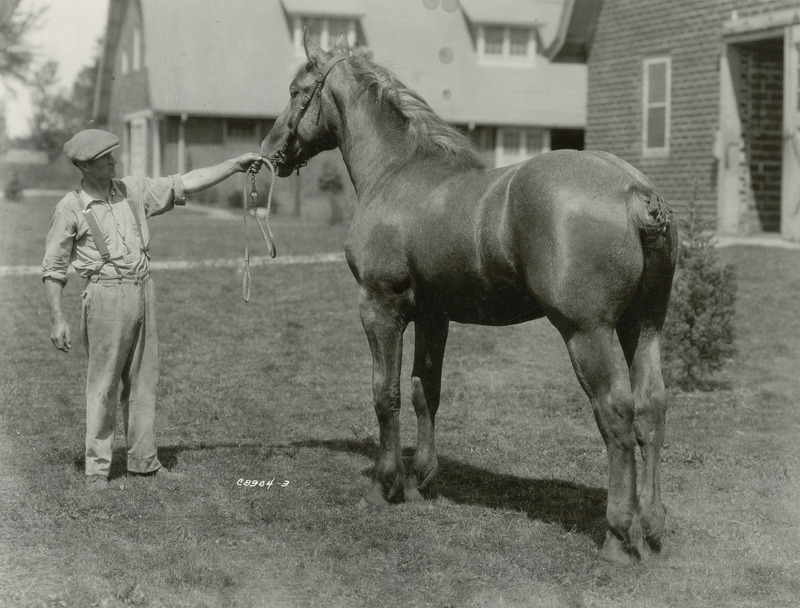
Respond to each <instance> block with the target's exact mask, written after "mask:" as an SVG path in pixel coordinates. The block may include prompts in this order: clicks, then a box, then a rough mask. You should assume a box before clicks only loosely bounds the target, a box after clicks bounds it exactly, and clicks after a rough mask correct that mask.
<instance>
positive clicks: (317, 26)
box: [294, 15, 357, 55]
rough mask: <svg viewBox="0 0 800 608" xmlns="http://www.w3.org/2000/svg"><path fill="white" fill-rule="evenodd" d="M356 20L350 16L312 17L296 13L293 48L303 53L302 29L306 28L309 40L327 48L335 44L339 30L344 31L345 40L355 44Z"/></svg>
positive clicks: (298, 52)
mask: <svg viewBox="0 0 800 608" xmlns="http://www.w3.org/2000/svg"><path fill="white" fill-rule="evenodd" d="M356 26H357V20H356V19H355V18H352V17H314V16H311V15H298V16H296V17H295V18H294V49H295V52H296V53H297V54H298V55H302V54H303V31H304V30H308V36H309V38H310V39H311V40H313V41H314V42H316V43H317V44H318V45H320V46H321V47H322V48H323V49H325V50H328V49H330V48H331V47H333V45H334V44H336V37H337V36H338V35H339V32H340V31H341V32H344V34H345V36H347V42H348V43H349V44H351V45H353V44H355V42H356V39H357V33H356V32H357V29H356Z"/></svg>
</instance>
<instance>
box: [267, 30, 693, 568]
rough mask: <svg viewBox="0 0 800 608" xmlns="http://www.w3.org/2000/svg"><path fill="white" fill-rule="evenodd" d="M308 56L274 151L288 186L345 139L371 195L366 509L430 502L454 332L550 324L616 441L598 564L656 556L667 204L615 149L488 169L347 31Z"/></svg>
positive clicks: (358, 185) (367, 213)
mask: <svg viewBox="0 0 800 608" xmlns="http://www.w3.org/2000/svg"><path fill="white" fill-rule="evenodd" d="M304 48H305V53H306V58H307V59H308V61H307V62H306V63H305V64H304V65H302V66H301V67H300V68H299V69H298V71H297V72H296V74H295V75H294V78H293V79H292V81H291V84H290V87H289V94H290V98H289V102H288V105H287V106H286V108H285V109H284V110H283V112H282V113H281V114H280V116H278V117H277V119H276V120H275V123H274V125H273V127H272V129H271V130H270V132H269V133H268V134H267V136H266V138H265V139H264V140H263V142H262V143H261V153H262V155H264V157H265V158H268V159H271V161H272V163H273V164H274V171H275V173H276V174H277V175H278V176H279V177H286V176H288V175H291V173H292V172H293V171H294V170H295V169H299V167H301V166H304V165H305V164H306V163H307V162H308V160H309V159H310V158H311V157H313V156H314V155H316V154H318V153H319V152H321V151H323V150H332V149H334V148H336V147H338V148H339V150H340V151H341V154H342V158H343V160H344V163H345V165H346V167H347V170H348V172H349V175H350V179H351V180H352V183H353V186H354V188H355V191H356V194H357V199H358V204H357V209H356V211H355V213H354V215H353V218H352V221H351V225H350V228H349V231H348V235H347V238H346V240H345V257H346V260H347V263H348V265H349V267H350V270H351V271H352V273H353V276H354V277H355V279H356V281H357V283H358V285H359V288H360V294H359V313H360V316H361V322H362V325H363V328H364V331H365V333H366V336H367V339H368V342H369V347H370V350H371V353H372V362H373V366H372V394H373V401H374V407H375V412H376V415H377V419H378V425H379V440H378V443H379V445H378V453H377V457H376V463H375V469H374V471H375V472H374V475H373V479H372V481H371V485H370V488H369V490H368V491H367V494H366V496H365V498H366V500H367V502H368V503H369V504H370V505H385V504H389V503H396V502H401V501H403V500H407V501H413V500H422V499H424V498H425V497H429V496H430V495H431V493H432V488H433V481H434V478H435V477H436V473H437V469H438V462H437V457H436V449H435V439H434V429H435V416H436V412H437V410H438V407H439V401H440V395H441V375H442V362H443V358H444V353H445V344H446V341H447V335H448V327H449V323H450V322H455V323H472V324H480V325H487V326H502V325H509V324H516V323H522V322H525V321H529V320H533V319H539V318H542V317H546V318H547V319H549V321H550V322H551V323H552V324H553V325H554V326H555V327H556V328H557V330H558V331H559V332H560V334H561V336H562V338H563V340H564V342H565V343H566V347H567V350H568V352H569V356H570V359H571V362H572V365H573V367H574V371H575V374H576V375H577V378H578V381H579V382H580V385H581V386H582V388H583V390H584V391H585V392H586V394H587V396H588V397H589V400H590V402H591V405H592V410H593V413H594V417H595V420H596V423H597V425H598V427H599V430H600V433H601V435H602V438H603V440H604V441H605V445H606V449H607V455H608V502H607V509H606V519H607V531H606V537H605V540H604V542H603V546H602V549H601V550H600V555H601V557H603V558H605V559H608V560H610V561H612V562H615V563H618V564H622V565H629V564H634V563H637V562H638V561H640V560H642V559H644V558H646V557H649V556H651V555H654V554H657V553H658V552H659V551H660V550H661V547H662V537H663V533H664V527H665V509H664V505H663V503H662V499H661V487H660V450H661V446H662V443H663V441H664V431H665V413H666V409H667V403H666V392H665V388H664V382H663V379H662V375H661V360H660V344H661V333H662V327H663V323H664V319H665V317H666V313H667V307H668V303H669V295H670V290H671V285H672V277H673V273H674V270H675V264H676V259H677V255H678V233H677V228H676V226H675V223H674V222H672V221H671V220H672V210H671V208H670V207H669V205H668V204H667V203H666V201H665V200H664V199H663V198H662V197H661V196H660V195H659V194H658V193H657V192H656V190H655V186H654V185H653V183H652V182H651V181H650V180H649V179H648V178H646V177H645V176H644V175H643V174H642V173H640V172H639V171H638V170H636V169H635V168H634V167H632V166H631V165H629V164H628V163H627V162H625V161H623V160H622V159H620V158H618V157H616V156H613V155H611V154H609V153H606V152H601V151H574V150H555V151H551V152H547V153H544V154H541V155H539V156H536V157H534V158H532V159H529V160H527V161H524V162H522V163H519V164H516V165H512V166H509V167H503V168H498V169H487V168H486V167H485V164H484V162H483V160H482V159H481V157H480V155H479V154H478V152H477V151H476V148H475V147H474V146H473V145H472V144H471V142H470V140H469V138H468V137H467V136H465V135H464V134H462V133H461V132H459V131H458V130H457V129H455V128H454V127H452V126H450V125H448V124H447V123H446V122H444V120H443V119H442V118H440V117H439V116H438V115H437V114H435V113H434V112H433V110H432V109H431V108H430V106H429V105H428V104H427V103H426V102H425V101H424V100H423V99H422V97H420V96H419V95H418V94H416V93H415V92H413V91H411V90H410V89H409V88H408V87H406V86H405V85H403V84H402V83H401V82H400V80H399V79H398V78H397V77H396V76H395V75H394V74H393V73H391V72H390V71H389V70H387V69H385V68H383V67H381V66H379V65H377V64H376V63H375V62H373V61H372V59H371V58H370V57H369V55H368V54H367V53H365V52H364V51H363V50H361V49H359V48H358V47H351V46H350V45H349V44H348V43H347V42H346V41H345V40H344V39H343V37H342V36H340V37H339V39H338V40H337V42H336V44H335V46H334V48H333V49H331V50H330V51H328V52H325V51H324V50H323V49H322V48H320V46H319V45H318V44H316V43H315V42H313V41H312V40H309V39H308V37H306V40H305V41H304ZM412 321H413V323H414V328H415V340H414V359H413V369H412V371H411V376H412V378H411V403H412V406H413V408H414V412H415V414H416V418H417V438H416V449H415V453H414V457H413V461H412V463H411V469H412V470H411V471H410V472H409V474H408V475H406V472H405V470H404V464H403V461H402V454H401V452H402V450H401V442H400V433H399V428H400V422H399V411H400V404H401V395H400V377H401V364H402V348H403V334H404V332H405V329H406V328H407V326H408V325H409V324H410V323H411V322H412ZM615 334H616V338H615ZM620 348H621V351H622V355H624V357H623V356H620ZM637 444H638V447H639V449H640V452H641V456H642V463H643V465H642V470H643V480H642V482H641V488H638V489H637V460H636V453H635V448H636V445H637Z"/></svg>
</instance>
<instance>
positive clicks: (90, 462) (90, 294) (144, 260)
mask: <svg viewBox="0 0 800 608" xmlns="http://www.w3.org/2000/svg"><path fill="white" fill-rule="evenodd" d="M118 147H119V138H118V137H117V136H115V135H113V134H111V133H107V132H105V131H100V130H97V129H88V130H85V131H81V132H80V133H78V134H76V135H75V136H74V137H73V138H72V139H70V140H69V141H68V142H67V143H66V144H64V153H65V154H66V155H67V157H68V158H69V159H70V160H71V161H72V163H73V164H74V165H75V166H76V167H78V169H80V170H81V173H82V174H83V179H82V180H81V183H80V187H79V188H77V189H76V190H75V191H73V192H70V193H69V194H67V195H66V196H65V197H64V198H63V199H61V201H60V202H59V203H58V205H57V206H56V209H55V212H54V214H53V220H52V222H51V225H50V232H49V233H48V235H47V244H46V251H45V256H44V261H43V262H42V280H43V281H44V285H45V291H46V293H47V299H48V303H49V306H50V322H51V329H50V339H51V341H52V342H53V345H54V346H55V347H56V348H57V349H59V350H62V351H65V352H66V351H68V350H69V349H70V346H71V339H70V328H69V326H68V325H67V323H66V321H65V320H64V317H63V315H62V311H61V300H62V297H61V296H62V292H63V289H64V285H65V284H66V282H67V268H68V267H69V264H70V263H71V264H72V265H73V267H74V268H75V270H76V272H77V273H78V274H79V275H80V276H81V277H83V278H84V279H86V289H85V290H84V291H83V293H82V294H81V298H82V301H83V304H82V317H81V334H82V337H83V339H84V343H85V346H86V350H87V353H88V355H89V363H88V369H87V374H86V482H87V484H88V486H89V489H91V490H104V489H106V488H107V487H108V474H109V470H110V467H111V453H112V447H113V440H114V432H115V425H116V409H117V394H118V390H119V382H120V380H121V381H122V392H121V404H122V414H123V421H124V430H125V440H126V445H127V467H128V473H129V475H130V474H133V475H146V476H156V477H170V476H177V475H178V474H177V473H173V472H171V471H168V470H167V469H165V468H164V467H163V466H162V465H161V463H160V462H159V460H158V455H157V450H156V439H155V433H154V430H153V426H154V419H155V408H156V386H157V384H158V374H159V368H158V334H157V329H156V299H155V288H154V285H153V281H152V280H151V279H150V273H149V260H150V254H149V251H148V246H149V243H150V233H149V231H148V227H147V221H146V218H149V217H150V216H153V215H158V214H160V213H164V212H166V211H169V210H170V209H172V208H173V206H174V205H183V204H184V203H185V195H186V194H191V193H194V192H198V191H200V190H203V189H205V188H208V187H210V186H213V185H214V184H217V183H219V182H221V181H222V180H224V179H226V178H228V177H230V176H231V175H233V174H234V173H237V172H241V171H246V170H247V169H248V168H249V167H250V166H252V165H254V166H255V167H254V168H255V169H256V170H257V169H259V168H260V166H261V164H262V162H263V161H262V158H261V156H260V155H258V154H256V153H248V154H243V155H241V156H239V157H237V158H234V159H231V160H228V161H225V162H223V163H220V164H218V165H215V166H213V167H205V168H202V169H196V170H194V171H190V172H188V173H186V174H184V175H182V176H181V175H171V176H169V177H160V178H141V177H126V178H123V179H115V174H116V170H115V165H116V160H115V159H114V156H113V154H112V152H113V151H114V150H116V149H117V148H118Z"/></svg>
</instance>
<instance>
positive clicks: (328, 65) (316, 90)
mask: <svg viewBox="0 0 800 608" xmlns="http://www.w3.org/2000/svg"><path fill="white" fill-rule="evenodd" d="M347 57H348V56H347V55H339V56H337V57H332V58H331V59H328V61H326V62H325V65H323V66H322V69H321V70H319V71H318V72H317V75H316V78H315V82H314V86H313V87H311V90H310V91H309V92H308V93H306V94H304V95H303V100H302V101H301V102H300V105H299V106H298V107H297V109H296V110H295V112H294V114H292V115H291V116H290V117H289V120H288V122H287V127H288V131H287V132H286V137H285V139H284V140H283V146H281V149H280V150H278V153H277V154H276V155H275V160H276V161H277V162H278V163H279V164H284V163H285V162H286V151H287V150H288V149H289V142H290V141H291V140H292V138H295V137H297V128H298V127H299V126H300V120H301V119H302V118H303V115H304V114H305V113H306V110H307V109H308V106H309V105H310V104H311V100H312V99H313V98H314V95H319V96H320V98H321V97H322V85H323V84H325V78H327V76H328V73H329V72H330V71H331V69H333V66H335V65H336V64H337V63H339V62H340V61H344V60H345V59H347ZM317 123H319V114H317ZM310 158H311V157H310V156H308V155H305V153H303V155H302V156H301V157H300V161H299V162H298V164H297V166H296V169H297V171H298V172H299V171H300V167H305V166H306V165H307V164H308V161H309V159H310Z"/></svg>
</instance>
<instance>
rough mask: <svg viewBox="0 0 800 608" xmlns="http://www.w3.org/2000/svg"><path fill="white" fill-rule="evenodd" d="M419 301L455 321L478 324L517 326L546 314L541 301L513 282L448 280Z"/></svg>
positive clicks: (434, 287) (427, 292)
mask: <svg viewBox="0 0 800 608" xmlns="http://www.w3.org/2000/svg"><path fill="white" fill-rule="evenodd" d="M418 304H420V305H422V306H426V305H433V306H434V307H435V308H438V309H439V310H441V311H442V312H443V313H444V314H445V315H447V318H448V319H450V320H451V321H455V322H456V323H472V324H476V325H514V324H515V323H523V322H525V321H530V320H532V319H538V318H540V317H542V316H544V311H543V309H542V306H541V305H540V304H539V302H537V301H536V299H535V298H533V297H532V296H531V295H530V293H529V292H528V291H527V290H526V289H522V288H520V287H518V286H514V285H500V286H498V285H495V286H486V285H476V284H474V283H470V282H469V281H466V282H463V283H458V282H455V281H454V282H450V281H447V282H443V283H441V284H439V285H438V286H432V287H431V288H430V289H429V290H426V294H425V296H424V297H422V298H419V299H418Z"/></svg>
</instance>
